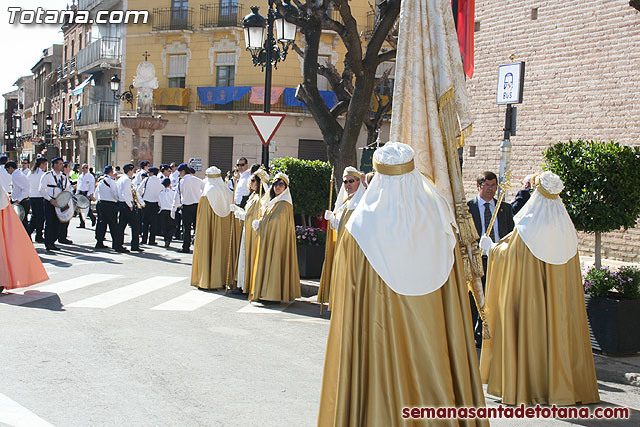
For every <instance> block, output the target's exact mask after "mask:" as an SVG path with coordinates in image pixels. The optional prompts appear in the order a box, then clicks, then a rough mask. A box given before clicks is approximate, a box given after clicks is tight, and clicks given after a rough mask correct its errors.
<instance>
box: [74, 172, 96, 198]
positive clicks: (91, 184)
mask: <svg viewBox="0 0 640 427" xmlns="http://www.w3.org/2000/svg"><path fill="white" fill-rule="evenodd" d="M95 189H96V179H95V178H94V177H93V175H91V174H90V173H88V172H87V173H83V174H82V175H80V176H79V177H78V191H86V192H87V194H88V195H89V196H90V195H92V194H93V192H94V190H95Z"/></svg>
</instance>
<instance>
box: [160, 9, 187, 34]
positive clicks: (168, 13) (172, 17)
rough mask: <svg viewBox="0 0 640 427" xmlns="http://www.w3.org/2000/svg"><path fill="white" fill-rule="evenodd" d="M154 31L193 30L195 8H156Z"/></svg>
mask: <svg viewBox="0 0 640 427" xmlns="http://www.w3.org/2000/svg"><path fill="white" fill-rule="evenodd" d="M152 17H153V21H152V22H153V24H152V26H151V30H152V31H183V30H189V31H193V8H190V7H165V8H154V9H153V13H152Z"/></svg>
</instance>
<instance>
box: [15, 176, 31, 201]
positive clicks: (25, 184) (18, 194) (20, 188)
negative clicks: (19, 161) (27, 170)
mask: <svg viewBox="0 0 640 427" xmlns="http://www.w3.org/2000/svg"><path fill="white" fill-rule="evenodd" d="M11 185H12V186H13V192H12V193H11V199H13V200H16V201H18V202H21V201H22V200H24V199H26V198H27V197H29V192H30V190H31V187H30V186H29V180H28V179H27V177H26V176H24V174H23V173H22V171H21V170H20V169H16V170H14V171H13V173H12V174H11Z"/></svg>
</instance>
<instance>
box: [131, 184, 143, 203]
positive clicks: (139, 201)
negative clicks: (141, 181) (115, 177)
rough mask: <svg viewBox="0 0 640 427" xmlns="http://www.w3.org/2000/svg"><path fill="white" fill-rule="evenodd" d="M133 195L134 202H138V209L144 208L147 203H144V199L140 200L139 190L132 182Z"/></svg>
mask: <svg viewBox="0 0 640 427" xmlns="http://www.w3.org/2000/svg"><path fill="white" fill-rule="evenodd" d="M131 195H132V196H133V202H134V203H135V204H136V206H137V207H138V209H142V208H144V206H145V204H144V200H140V199H139V198H138V192H137V191H136V189H135V187H134V186H133V184H131Z"/></svg>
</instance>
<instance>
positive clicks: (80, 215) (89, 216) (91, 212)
mask: <svg viewBox="0 0 640 427" xmlns="http://www.w3.org/2000/svg"><path fill="white" fill-rule="evenodd" d="M78 194H82V195H83V196H86V197H87V198H88V197H89V192H88V191H78ZM96 209H98V207H97V206H96ZM78 217H79V218H80V224H81V225H84V218H82V212H79V213H78ZM87 217H88V218H89V219H90V220H91V221H95V220H96V216H95V215H94V214H93V211H92V210H91V205H89V213H88V214H87Z"/></svg>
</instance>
